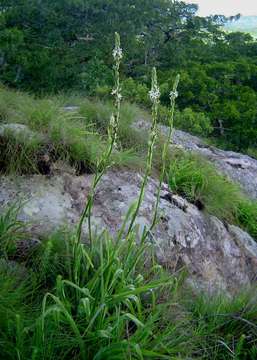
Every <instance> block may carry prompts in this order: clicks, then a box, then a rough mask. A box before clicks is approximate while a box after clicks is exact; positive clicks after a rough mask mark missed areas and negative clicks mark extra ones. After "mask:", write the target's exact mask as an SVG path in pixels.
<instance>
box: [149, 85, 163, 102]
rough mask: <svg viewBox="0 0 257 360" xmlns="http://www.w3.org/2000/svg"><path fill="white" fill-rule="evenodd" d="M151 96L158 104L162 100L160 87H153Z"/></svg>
mask: <svg viewBox="0 0 257 360" xmlns="http://www.w3.org/2000/svg"><path fill="white" fill-rule="evenodd" d="M149 96H150V100H151V101H152V102H157V101H159V99H160V96H161V93H160V89H159V88H158V86H155V87H153V88H152V89H151V90H150V91H149Z"/></svg>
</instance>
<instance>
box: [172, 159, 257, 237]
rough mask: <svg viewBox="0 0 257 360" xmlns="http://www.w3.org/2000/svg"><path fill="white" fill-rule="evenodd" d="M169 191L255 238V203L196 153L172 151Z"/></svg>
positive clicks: (256, 217) (256, 204)
mask: <svg viewBox="0 0 257 360" xmlns="http://www.w3.org/2000/svg"><path fill="white" fill-rule="evenodd" d="M167 179H168V183H169V186H170V188H171V190H173V191H175V192H177V193H179V194H180V195H182V196H184V197H185V198H186V199H188V201H190V202H192V203H194V204H196V205H197V206H198V207H199V208H200V209H201V210H205V211H207V212H208V213H209V214H213V215H215V216H217V217H218V218H220V219H222V220H225V221H227V222H230V223H234V224H236V225H239V226H240V227H242V228H243V229H245V230H246V231H248V232H249V233H250V234H251V235H252V236H253V237H254V238H255V239H257V203H256V202H255V201H251V200H249V199H248V198H247V197H246V196H245V195H244V194H243V193H242V191H241V190H240V188H239V186H238V185H236V184H234V183H232V182H231V181H230V180H228V179H227V178H226V177H225V176H223V175H221V174H220V173H218V171H217V170H216V169H215V167H214V166H213V165H212V164H210V163H209V162H208V161H207V160H205V159H203V158H202V157H200V156H198V155H195V154H190V153H189V154H188V153H184V152H177V153H176V154H173V158H172V161H171V163H170V167H169V170H168V173H167Z"/></svg>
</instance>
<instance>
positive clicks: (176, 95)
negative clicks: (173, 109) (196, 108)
mask: <svg viewBox="0 0 257 360" xmlns="http://www.w3.org/2000/svg"><path fill="white" fill-rule="evenodd" d="M177 97H178V92H177V91H176V90H175V91H171V92H170V99H171V100H175V99H176V98H177Z"/></svg>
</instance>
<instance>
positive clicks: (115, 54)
mask: <svg viewBox="0 0 257 360" xmlns="http://www.w3.org/2000/svg"><path fill="white" fill-rule="evenodd" d="M112 56H113V58H114V60H116V61H120V60H121V59H122V56H123V54H122V48H120V47H117V46H116V47H115V48H114V49H113V51H112Z"/></svg>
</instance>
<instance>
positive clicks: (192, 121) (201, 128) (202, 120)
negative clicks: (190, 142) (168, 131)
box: [174, 108, 213, 136]
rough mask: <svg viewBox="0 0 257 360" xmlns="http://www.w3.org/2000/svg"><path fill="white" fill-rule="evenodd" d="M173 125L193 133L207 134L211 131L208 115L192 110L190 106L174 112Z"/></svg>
mask: <svg viewBox="0 0 257 360" xmlns="http://www.w3.org/2000/svg"><path fill="white" fill-rule="evenodd" d="M174 125H175V127H176V128H178V129H181V130H184V131H188V132H190V133H192V134H195V135H202V136H208V135H210V133H211V132H212V131H213V127H212V125H211V120H210V119H209V117H208V116H206V115H205V114H204V113H200V112H194V111H193V110H192V109H190V108H186V109H184V110H182V111H181V112H179V111H178V112H176V116H175V119H174Z"/></svg>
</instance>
